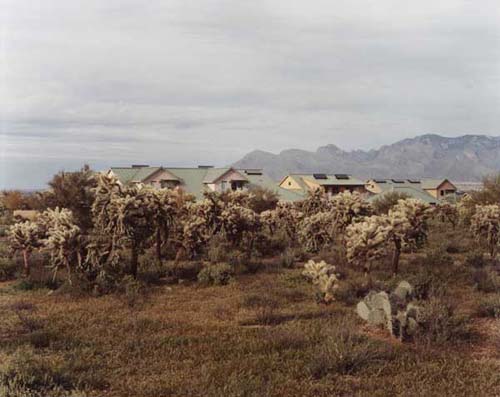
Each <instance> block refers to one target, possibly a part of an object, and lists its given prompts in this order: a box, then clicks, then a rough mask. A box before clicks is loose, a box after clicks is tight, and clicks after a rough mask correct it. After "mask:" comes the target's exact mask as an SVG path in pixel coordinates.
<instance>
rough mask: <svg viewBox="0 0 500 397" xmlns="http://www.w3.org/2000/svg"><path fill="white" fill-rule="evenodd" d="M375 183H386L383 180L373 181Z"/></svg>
mask: <svg viewBox="0 0 500 397" xmlns="http://www.w3.org/2000/svg"><path fill="white" fill-rule="evenodd" d="M375 183H387V181H386V180H385V179H375Z"/></svg>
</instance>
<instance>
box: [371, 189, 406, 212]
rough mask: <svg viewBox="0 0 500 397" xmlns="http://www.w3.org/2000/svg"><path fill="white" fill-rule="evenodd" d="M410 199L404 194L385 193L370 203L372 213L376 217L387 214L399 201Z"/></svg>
mask: <svg viewBox="0 0 500 397" xmlns="http://www.w3.org/2000/svg"><path fill="white" fill-rule="evenodd" d="M408 198H410V196H409V195H407V194H406V193H399V192H387V193H384V194H382V195H380V196H379V197H377V198H376V199H375V200H373V202H372V207H373V211H374V212H375V214H377V215H382V214H387V213H388V212H389V210H390V209H392V207H394V206H395V205H396V204H397V203H398V201H399V200H406V199H408Z"/></svg>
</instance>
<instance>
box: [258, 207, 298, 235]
mask: <svg viewBox="0 0 500 397" xmlns="http://www.w3.org/2000/svg"><path fill="white" fill-rule="evenodd" d="M303 218H304V214H303V213H302V212H300V211H299V210H297V209H296V208H295V207H294V206H293V205H292V204H291V203H286V202H279V203H278V205H277V206H276V208H275V209H274V210H267V211H264V212H262V213H261V214H260V221H261V223H262V225H264V226H266V227H267V228H268V229H269V232H270V233H271V234H274V233H275V232H276V231H277V230H278V229H281V230H283V231H285V233H286V234H287V236H288V238H289V239H290V240H291V241H292V242H294V241H295V240H296V236H297V230H298V228H299V225H300V223H301V222H302V220H303Z"/></svg>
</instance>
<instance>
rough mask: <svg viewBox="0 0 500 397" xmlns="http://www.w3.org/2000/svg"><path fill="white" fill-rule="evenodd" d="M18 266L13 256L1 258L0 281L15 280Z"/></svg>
mask: <svg viewBox="0 0 500 397" xmlns="http://www.w3.org/2000/svg"><path fill="white" fill-rule="evenodd" d="M17 271H18V266H17V264H16V261H15V260H13V259H11V258H0V281H7V280H13V279H14V278H15V277H16V273H17Z"/></svg>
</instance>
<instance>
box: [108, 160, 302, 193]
mask: <svg viewBox="0 0 500 397" xmlns="http://www.w3.org/2000/svg"><path fill="white" fill-rule="evenodd" d="M108 174H111V175H114V176H115V177H116V178H118V180H119V181H120V183H122V184H124V185H130V184H143V185H150V186H153V187H155V188H158V189H160V188H169V189H180V190H183V191H184V192H186V193H188V194H191V195H193V196H194V197H195V198H196V199H197V200H200V199H202V198H203V193H204V192H210V191H212V192H225V191H228V190H233V191H234V190H251V189H252V188H254V187H262V188H266V189H270V190H272V191H274V192H275V193H276V194H277V195H278V197H279V198H280V199H281V200H284V201H295V200H300V199H301V198H302V197H301V196H300V195H298V194H295V193H293V192H290V191H287V190H285V189H281V188H280V187H278V186H277V185H276V183H274V181H272V180H271V179H270V178H269V177H267V176H266V175H264V174H263V172H262V170H259V169H235V168H232V167H227V168H215V167H212V166H203V165H200V166H198V167H196V168H187V167H186V168H182V167H150V166H149V165H133V166H131V167H112V168H111V169H110V170H109V171H108Z"/></svg>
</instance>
